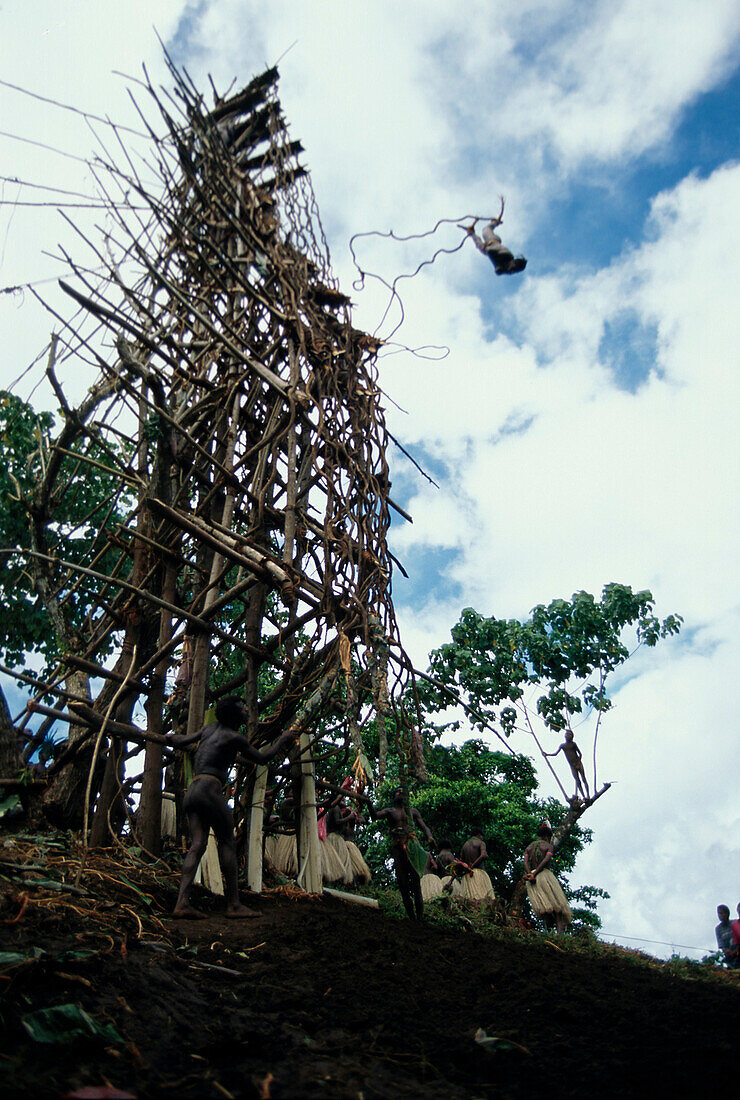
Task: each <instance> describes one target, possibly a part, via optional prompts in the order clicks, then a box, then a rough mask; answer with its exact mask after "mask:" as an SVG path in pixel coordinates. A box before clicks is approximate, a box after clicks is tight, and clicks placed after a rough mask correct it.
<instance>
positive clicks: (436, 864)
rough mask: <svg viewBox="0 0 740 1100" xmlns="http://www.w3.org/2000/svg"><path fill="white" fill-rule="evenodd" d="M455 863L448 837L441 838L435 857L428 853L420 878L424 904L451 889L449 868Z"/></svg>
mask: <svg viewBox="0 0 740 1100" xmlns="http://www.w3.org/2000/svg"><path fill="white" fill-rule="evenodd" d="M455 861H456V856H455V853H454V851H453V845H452V841H451V840H450V839H449V838H448V837H442V839H441V840H440V841H439V842H438V844H437V854H436V856H434V855H432V854H431V852H430V853H429V857H428V859H427V865H426V870H425V872H424V874H423V875H422V876H421V896H422V898H423V899H424V902H425V903H426V902H428V901H433V899H434V898H439V897H442V896H443V895H444V894H445V893H448V892H449V891H446V890H445V887H447V886H449V887H450V888H451V885H452V878H451V876H450V867H451V866H452V864H453V863H455Z"/></svg>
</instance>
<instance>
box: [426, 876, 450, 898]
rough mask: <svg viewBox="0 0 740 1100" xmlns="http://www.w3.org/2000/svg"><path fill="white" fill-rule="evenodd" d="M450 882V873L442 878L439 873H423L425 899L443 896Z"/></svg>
mask: <svg viewBox="0 0 740 1100" xmlns="http://www.w3.org/2000/svg"><path fill="white" fill-rule="evenodd" d="M448 882H450V876H449V875H445V877H444V878H440V877H439V875H422V876H421V896H422V898H423V900H424V901H433V900H434V898H441V897H443V896H444V888H445V886H446V885H447V883H448Z"/></svg>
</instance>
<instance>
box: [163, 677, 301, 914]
mask: <svg viewBox="0 0 740 1100" xmlns="http://www.w3.org/2000/svg"><path fill="white" fill-rule="evenodd" d="M248 717H249V711H248V710H247V708H246V706H245V705H244V703H243V702H242V701H241V699H237V698H236V697H235V696H230V697H229V698H227V699H221V700H219V702H218V703H217V704H216V721H215V722H211V723H209V725H207V726H204V727H203V729H201V730H198V731H197V732H196V733H191V734H188V735H186V736H177V735H176V736H173V737H170V743H171V744H172V745H175V746H176V747H177V748H185V746H186V745H191V744H192V743H193V742H194V741H199V742H200V743H199V745H198V748H197V749H196V751H195V766H194V770H195V775H194V776H193V779H192V781H191V783H190V786H189V787H188V789H187V793H186V795H185V798H184V800H183V804H182V808H183V811H184V812H185V814H187V818H188V825H189V826H190V836H191V838H192V843H191V846H190V850H189V851H188V853H187V855H186V856H185V859H184V861H183V865H182V878H181V879H180V892H179V894H178V897H177V902H176V904H175V908H174V910H173V913H172V916H173V917H183V918H187V919H189V920H193V919H199V918H202V917H203V916H204V914H203V913H199V912H198V910H197V909H194V908H193V906H192V905H191V903H190V893H191V890H192V886H193V880H194V879H195V872H196V870H197V868H198V864H199V863H200V861H201V858H202V856H203V854H204V852H205V850H206V847H207V844H208V833H209V830H210V829H213V831H214V833H215V834H216V840H217V842H218V859H219V863H220V865H221V873H222V875H223V878H224V882H225V884H226V916H227V917H256V916H258V915H259V914H257V913H255V912H254V910H253V909H248V908H247V907H246V906H245V905H242V903H241V902H240V901H239V887H238V865H237V859H236V841H235V839H234V818H233V815H232V813H231V810H230V809H229V807H228V804H227V802H226V797H225V795H224V787H225V786H226V783H227V781H228V778H229V770H230V769H231V768H232V767H233V765H234V763H235V762H236V758H237V755H241V756H245V757H246V758H247V760H251V761H253V762H254V763H255V764H267V763H269V761H270V760H272V759H273V758H274V757H275V756H277V755H278V753H280V752H284V750H285V749H286V748H287V746H288V745H289V743H290V742H291V741H293V740H295V737H294V735H293V734H292V733H284V734H283V735H282V737H280V738H278V740H277V741H276V742H275V744H274V745H273V746H272V748H270V749H268V750H267V751H266V752H259V751H258V750H257V749H255V748H254V747H253V746H252V744H251V742H250V741H249V740H248V739H247V738H246V737H243V736H242V735H241V734H240V733H239V732H238V730H239V727H240V726H241V725H243V724H244V723H245V722H246V721H247V719H248Z"/></svg>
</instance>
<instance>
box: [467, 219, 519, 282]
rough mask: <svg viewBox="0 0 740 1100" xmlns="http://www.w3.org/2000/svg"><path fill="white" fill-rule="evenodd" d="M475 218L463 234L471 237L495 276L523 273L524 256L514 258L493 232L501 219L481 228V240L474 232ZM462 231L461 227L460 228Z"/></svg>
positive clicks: (492, 220) (491, 221) (493, 220)
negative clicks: (486, 259)
mask: <svg viewBox="0 0 740 1100" xmlns="http://www.w3.org/2000/svg"><path fill="white" fill-rule="evenodd" d="M477 221H478V219H477V218H476V219H475V221H474V222H473V224H472V225H469V226H467V227H466V229H465V232H466V233H467V234H468V236H469V237H472V238H473V240H474V242H475V247H476V248H477V249H478V251H479V252H482V253H483V255H484V256H488V259H489V260H490V261H491V263H492V264H493V266H494V268H495V269H496V274H497V275H517V274H518V273H519V272H520V271H524V268H525V267H526V266H527V261H526V260H525V258H524V256H514V254H513V253H512V252H510V251H509V249H508V248H507V247H506V246H505V245H504V244H502V242H501V238H500V237H499V236H498V234H497V233H496V232H495V230H496V229H498V227H499V225H500V224H501V218H491V220H490V221H489V223H488V225H486V226H484V227H483V233H482V239H481V237H479V236H478V234H477V233H476V232H475V226H476V223H477ZM460 228H461V229H462V226H460Z"/></svg>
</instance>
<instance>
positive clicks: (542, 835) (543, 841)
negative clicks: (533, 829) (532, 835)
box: [524, 829, 565, 932]
mask: <svg viewBox="0 0 740 1100" xmlns="http://www.w3.org/2000/svg"><path fill="white" fill-rule="evenodd" d="M537 836H538V837H539V843H538V844H537V848H536V849H535V843H537V842H535V843H533V844H530V845H529V847H528V848H527V850H526V852H525V853H524V871H525V874H524V878H525V879H526V880H527V882H534V880H535V879H536V878H537V875H538V874H539V873H540V871H544V870H545V868H546V867H549V866H550V863H551V862H552V857H553V853H554V849H553V846H552V830H550V829H541V830H540V831H539V832H538V834H537ZM542 850H544V853H545V854H544V855H543V857H542V859H541V860H540V862H539V863H538V864H537V865H536V866H533V861H534V859H535V851H538V852H539V851H542ZM553 919H554V921H555V927H556V929H557V931H558V932H564V931H565V920H564V919H563V915H562V914H561V913H555V914H554V916H553Z"/></svg>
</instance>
